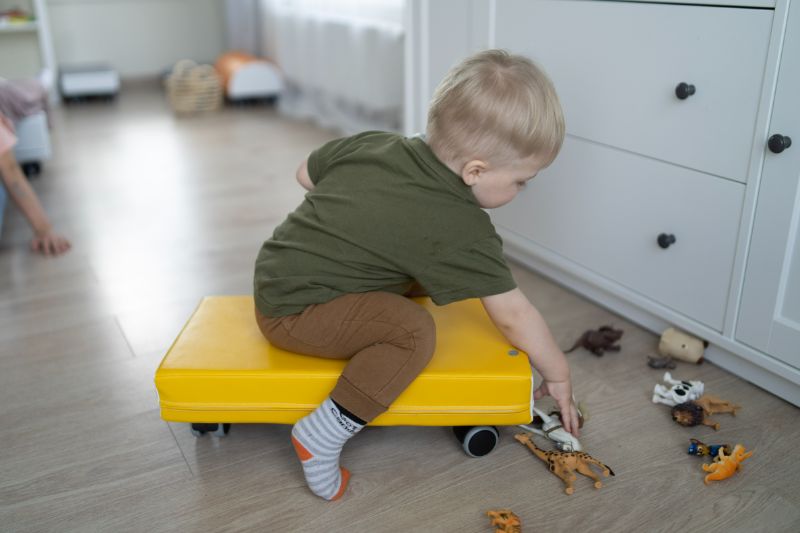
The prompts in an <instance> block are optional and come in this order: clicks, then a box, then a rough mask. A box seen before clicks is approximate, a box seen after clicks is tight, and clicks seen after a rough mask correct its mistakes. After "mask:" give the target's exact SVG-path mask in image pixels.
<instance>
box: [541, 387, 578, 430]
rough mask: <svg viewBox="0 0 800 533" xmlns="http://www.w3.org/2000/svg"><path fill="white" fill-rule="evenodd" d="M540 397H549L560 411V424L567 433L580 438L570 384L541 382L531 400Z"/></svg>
mask: <svg viewBox="0 0 800 533" xmlns="http://www.w3.org/2000/svg"><path fill="white" fill-rule="evenodd" d="M542 396H551V397H552V398H553V399H554V400H555V401H556V404H557V405H558V409H559V411H561V423H562V424H563V426H564V429H566V430H567V431H568V432H570V433H572V434H573V435H575V437H580V429H579V423H578V408H577V407H575V402H574V401H573V399H572V383H571V382H570V381H569V380H567V381H547V380H545V381H543V382H542V384H541V385H540V386H539V388H538V389H536V391H535V392H534V393H533V399H534V400H538V399H540V398H541V397H542Z"/></svg>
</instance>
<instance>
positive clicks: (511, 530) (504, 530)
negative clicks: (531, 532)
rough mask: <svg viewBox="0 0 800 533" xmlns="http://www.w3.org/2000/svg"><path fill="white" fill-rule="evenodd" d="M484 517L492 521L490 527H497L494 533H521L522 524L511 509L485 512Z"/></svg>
mask: <svg viewBox="0 0 800 533" xmlns="http://www.w3.org/2000/svg"><path fill="white" fill-rule="evenodd" d="M486 516H488V517H489V518H491V519H492V526H497V529H495V530H494V533H522V523H521V522H520V521H519V517H518V516H517V515H515V514H514V513H512V512H511V509H498V510H497V511H486Z"/></svg>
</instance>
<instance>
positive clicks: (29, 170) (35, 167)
mask: <svg viewBox="0 0 800 533" xmlns="http://www.w3.org/2000/svg"><path fill="white" fill-rule="evenodd" d="M21 166H22V172H23V173H24V174H25V176H27V177H29V178H30V177H32V176H38V175H39V174H41V172H42V165H41V163H39V162H38V161H32V162H29V163H23V164H22V165H21Z"/></svg>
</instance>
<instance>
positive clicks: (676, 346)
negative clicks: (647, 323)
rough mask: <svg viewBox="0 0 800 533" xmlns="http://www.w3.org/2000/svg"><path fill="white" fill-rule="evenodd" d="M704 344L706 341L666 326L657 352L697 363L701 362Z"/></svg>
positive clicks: (705, 344) (706, 344)
mask: <svg viewBox="0 0 800 533" xmlns="http://www.w3.org/2000/svg"><path fill="white" fill-rule="evenodd" d="M706 346H708V343H707V342H705V341H701V340H700V339H698V338H696V337H692V336H691V335H688V334H686V333H684V332H682V331H678V330H677V329H675V328H667V329H665V330H664V333H662V334H661V339H660V340H659V343H658V352H659V353H660V354H661V355H664V356H669V357H674V358H675V359H680V360H681V361H686V362H687V363H697V364H698V365H699V364H700V363H702V362H703V352H704V351H705V348H706Z"/></svg>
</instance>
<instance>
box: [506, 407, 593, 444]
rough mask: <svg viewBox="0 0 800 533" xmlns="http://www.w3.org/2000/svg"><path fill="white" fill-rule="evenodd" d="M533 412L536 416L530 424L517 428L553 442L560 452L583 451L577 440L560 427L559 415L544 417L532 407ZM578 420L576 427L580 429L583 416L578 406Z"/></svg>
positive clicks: (544, 415)
mask: <svg viewBox="0 0 800 533" xmlns="http://www.w3.org/2000/svg"><path fill="white" fill-rule="evenodd" d="M533 412H534V413H536V416H534V417H533V421H532V423H531V424H529V425H520V426H519V427H521V428H522V429H524V430H526V431H530V432H532V433H535V434H537V435H539V436H542V437H547V438H548V439H550V440H551V441H553V443H554V444H555V446H556V448H558V449H559V450H561V451H562V452H579V451H581V450H582V449H583V448H582V447H581V443H580V442H579V441H578V439H576V438H575V437H574V436H573V435H572V434H571V433H567V431H566V430H565V429H564V428H563V426H562V425H561V419H560V418H559V416H560V415H558V413H557V412H552V413H550V415H546V414H544V413H543V412H542V411H540V410H539V409H537V408H535V407H533ZM554 415H558V416H554ZM578 419H579V424H578V427H582V426H583V414H582V413H581V408H580V406H579V407H578Z"/></svg>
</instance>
